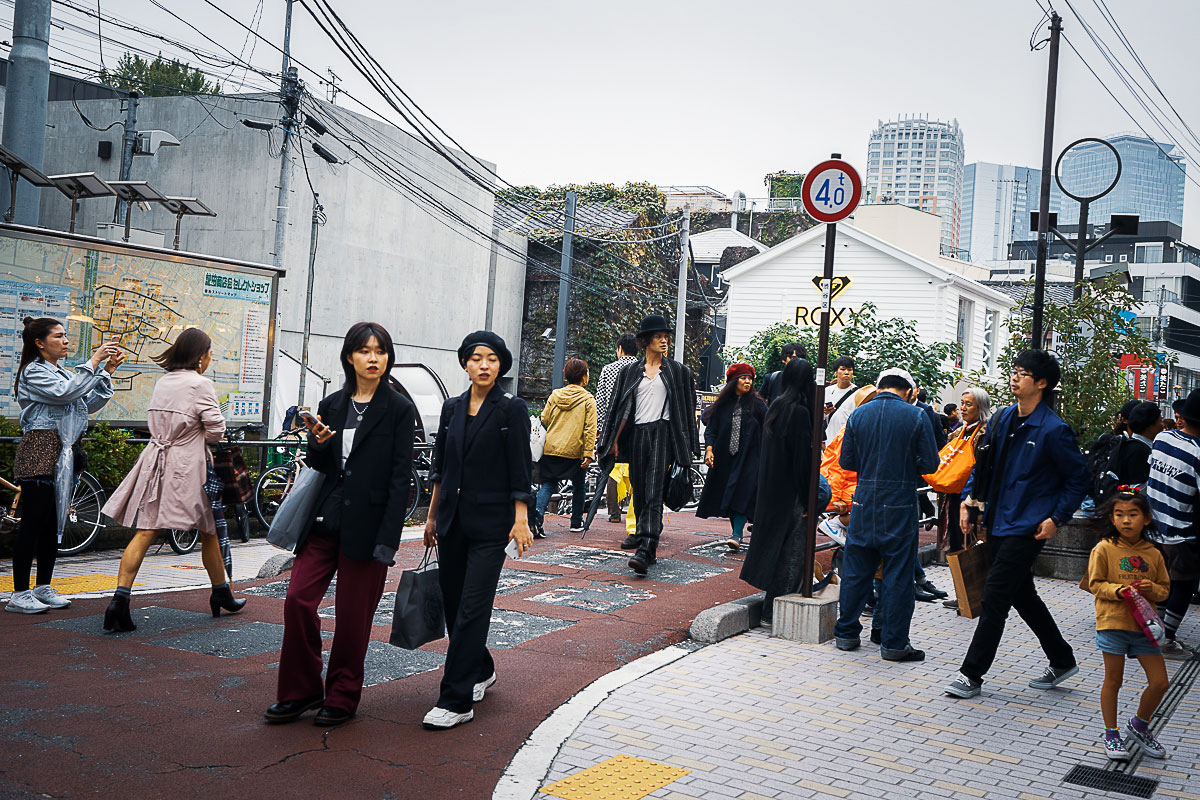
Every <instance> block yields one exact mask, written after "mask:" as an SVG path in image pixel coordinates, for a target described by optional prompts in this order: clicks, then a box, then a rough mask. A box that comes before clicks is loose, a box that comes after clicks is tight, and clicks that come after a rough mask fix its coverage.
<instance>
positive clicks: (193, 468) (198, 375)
mask: <svg viewBox="0 0 1200 800" xmlns="http://www.w3.org/2000/svg"><path fill="white" fill-rule="evenodd" d="M154 360H155V361H156V362H157V363H158V364H159V366H161V367H162V368H163V369H165V370H167V374H166V375H164V376H163V377H162V378H160V379H159V381H158V383H157V384H156V385H155V386H154V394H153V396H152V397H151V398H150V408H149V410H148V411H147V414H146V416H147V422H148V423H149V425H150V444H148V445H146V449H145V450H143V451H142V454H141V455H140V456H139V457H138V460H137V463H136V464H134V465H133V469H132V470H130V471H129V474H128V475H126V476H125V480H123V481H121V485H120V486H118V487H117V489H116V491H115V492H113V496H112V497H111V498H110V499H109V501H108V502H107V503H105V504H104V513H105V515H107V516H109V517H111V518H112V519H113V520H115V521H116V523H117V524H118V525H122V526H124V527H127V528H136V529H137V534H135V535H134V537H133V540H132V541H131V542H130V543H129V545H128V547H126V548H125V553H124V555H122V556H121V567H120V572H119V573H118V575H117V591H116V593H115V594H114V595H113V599H112V602H110V603H109V606H108V610H107V611H106V612H105V614H104V629H105V630H106V631H107V630H118V631H131V630H134V629H135V628H136V626H135V625H134V624H133V620H132V618H131V617H130V615H129V595H130V590H131V587H132V586H133V581H134V579H135V578H136V577H137V573H138V569H139V568H140V567H141V566H142V559H143V558H145V556H146V550H148V549H149V547H150V545H152V544H153V543H154V540H155V538H156V537H157V536H158V531H159V530H161V529H164V528H182V529H190V528H196V529H198V530H199V531H200V534H201V537H200V539H201V556H202V558H203V561H204V568H205V570H207V571H208V577H209V580H210V581H211V582H212V587H213V589H212V596H211V597H210V598H209V605H210V607H211V608H212V613H213V616H214V617H216V616H220V614H221V609H222V608H224V609H225V610H226V611H230V612H236V611H240V610H241V609H242V606H244V605H245V604H246V601H245V600H244V599H236V600H235V599H234V597H233V591H232V590H231V589H230V588H229V582H228V580H226V575H225V564H224V562H223V561H222V560H221V550H220V546H219V545H218V543H217V537H216V526H215V525H214V523H213V514H212V507H211V505H210V504H209V501H208V496H207V495H205V493H204V480H205V476H206V474H207V470H208V461H209V456H208V448H207V446H206V443H208V442H216V441H219V440H220V439H221V437H222V436H223V435H224V433H225V418H224V417H222V416H221V410H220V407H219V406H218V403H217V393H216V389H215V388H214V387H213V382H212V381H211V380H209V379H208V378H205V377H204V371H205V370H206V369H208V366H209V364H210V363H212V341H211V340H210V339H209V337H208V334H206V333H204V331H202V330H200V329H199V328H188V329H187V330H185V331H183V333H181V334H179V338H177V339H176V340H175V343H174V344H173V345H171V346H170V347H169V348H167V350H166V351H164V352H163V353H162V354H160V355H158V356H155V357H154Z"/></svg>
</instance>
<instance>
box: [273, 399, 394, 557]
mask: <svg viewBox="0 0 1200 800" xmlns="http://www.w3.org/2000/svg"><path fill="white" fill-rule="evenodd" d="M349 404H350V395H349V394H347V392H346V390H345V389H342V390H340V391H337V392H334V393H333V394H331V395H330V396H329V397H326V398H325V399H324V400H322V401H321V404H320V405H319V406H318V407H317V412H318V414H320V417H321V420H322V421H323V422H324V423H325V424H326V425H328V426H329V427H330V428H333V429H334V431H336V433H334V435H333V436H332V437H330V438H329V439H328V440H327V441H326V442H325V443H324V444H320V443H318V442H317V440H316V439H314V438H313V437H312V436H311V435H310V436H309V437H308V457H307V462H308V465H309V466H310V467H312V468H314V469H317V470H320V471H321V472H323V473H324V474H325V480H324V482H323V483H322V484H321V493H320V494H319V495H318V497H317V504H316V506H315V508H316V509H320V508H321V506H322V505H323V504H324V502H325V500H326V499H327V498H328V497H329V495H330V493H331V492H333V490H334V488H336V487H337V482H338V480H344V483H343V485H342V497H343V501H342V502H343V508H342V517H341V520H342V524H341V544H342V552H343V553H345V554H346V556H347V557H348V558H354V559H359V560H361V561H368V560H370V559H371V558H373V557H374V553H375V546H376V545H384V546H385V547H388V548H390V549H391V550H392V551H393V552H394V551H395V550H396V549H397V548H399V547H400V534H401V532H402V531H403V530H404V515H405V512H407V511H408V499H409V490H410V485H411V483H412V454H413V436H414V433H415V424H416V415H417V413H416V407H415V406H413V404H412V401H410V400H409V399H408V398H407V397H404V396H403V395H402V394H400V393H399V392H397V391H396V390H394V389H392V388H391V387H389V386H387V385H384V384H381V385H380V386H379V388H378V389H377V390H376V392H375V397H374V398H373V399H372V400H371V405H370V406H369V407H368V408H367V411H366V413H365V414H363V418H362V422H360V423H359V424H358V428H357V429H356V430H355V433H354V446H353V448H352V449H351V451H350V456H349V457H348V458H347V459H346V463H345V464H344V465H343V464H342V463H341V455H342V427H343V425H344V423H345V421H346V410H347V408H348V407H349ZM311 526H312V522H311V521H310V522H309V527H310V528H311ZM308 533H309V531H308V530H306V531H305V532H304V536H303V537H302V538H301V539H300V542H299V544H298V545H297V549H299V547H300V546H303V544H304V539H305V538H307V537H308Z"/></svg>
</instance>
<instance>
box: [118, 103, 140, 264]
mask: <svg viewBox="0 0 1200 800" xmlns="http://www.w3.org/2000/svg"><path fill="white" fill-rule="evenodd" d="M139 97H141V95H140V94H138V93H137V92H130V93H129V97H127V98H125V103H126V105H125V127H124V134H123V135H122V137H121V177H120V178H119V180H123V181H127V180H129V176H130V175H131V174H132V173H133V147H134V145H135V144H137V134H138V132H137V110H138V98H139ZM125 205H126V203H125V201H124V200H121V199H120V198H118V199H117V205H116V207H115V208H114V209H113V223H114V224H117V225H119V224H120V223H121V220H123V219H125ZM126 241H128V239H126Z"/></svg>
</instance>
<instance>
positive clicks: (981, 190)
mask: <svg viewBox="0 0 1200 800" xmlns="http://www.w3.org/2000/svg"><path fill="white" fill-rule="evenodd" d="M965 172H966V177H965V178H964V180H963V210H962V235H961V236H960V237H959V241H958V247H959V249H960V250H963V251H966V252H968V253H970V259H971V261H974V262H975V263H977V264H990V265H994V263H995V262H999V261H1005V260H1007V259H1008V248H1009V245H1011V244H1012V243H1013V242H1014V241H1021V240H1023V239H1028V238H1029V233H1030V227H1029V214H1030V212H1033V211H1037V210H1038V203H1039V199H1040V193H1041V181H1042V171H1041V170H1040V169H1033V168H1032V167H1016V166H1013V165H1012V164H991V163H988V162H986V161H979V162H976V163H974V164H967V166H966V171H965ZM1061 205H1062V194H1061V193H1059V191H1058V187H1057V186H1055V185H1053V184H1051V192H1050V210H1051V211H1059V210H1060V207H1061Z"/></svg>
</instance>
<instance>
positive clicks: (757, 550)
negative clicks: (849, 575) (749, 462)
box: [741, 404, 813, 592]
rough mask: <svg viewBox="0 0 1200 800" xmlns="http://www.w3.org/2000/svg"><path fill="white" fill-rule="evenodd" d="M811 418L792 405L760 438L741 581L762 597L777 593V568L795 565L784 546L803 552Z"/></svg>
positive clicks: (800, 408) (809, 473)
mask: <svg viewBox="0 0 1200 800" xmlns="http://www.w3.org/2000/svg"><path fill="white" fill-rule="evenodd" d="M811 414H812V412H811V411H810V410H809V409H808V407H807V406H804V405H801V404H797V405H794V406H792V408H791V409H789V410H788V411H787V412H786V413H785V414H784V415H782V416H781V417H780V418H779V419H778V420H776V421H775V424H774V426H773V430H772V431H771V432H770V433H767V434H764V436H763V441H762V458H761V460H760V462H759V464H760V466H759V473H760V474H761V475H762V480H760V481H759V483H758V499H757V501H756V503H755V507H754V513H755V517H754V535H753V536H752V537H751V538H750V548H749V550H747V551H746V561H745V563H743V564H742V575H741V577H742V580H744V581H746V582H747V583H749V584H750V585H751V586H754V587H755V588H758V589H762V590H763V591H768V592H770V591H772V589H773V586H774V587H775V588H778V587H777V583H778V580H779V567H780V565H781V564H783V563H785V562H790V561H792V560H794V559H793V558H792V556H794V555H795V553H794V552H793V550H792V549H790V548H788V547H787V545H788V543H789V541H790V542H791V544H793V545H798V546H799V549H800V550H801V551H802V550H803V545H802V544H801V543H802V542H803V520H804V517H803V511H804V504H805V503H807V502H808V487H809V481H810V480H812V479H813V478H812V475H811V472H812V416H811ZM797 539H799V541H797ZM798 566H799V565H797V567H798ZM794 577H795V578H797V579H798V577H799V576H798V575H796V576H794ZM790 580H791V578H790V577H789V582H790ZM789 590H790V589H789Z"/></svg>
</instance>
